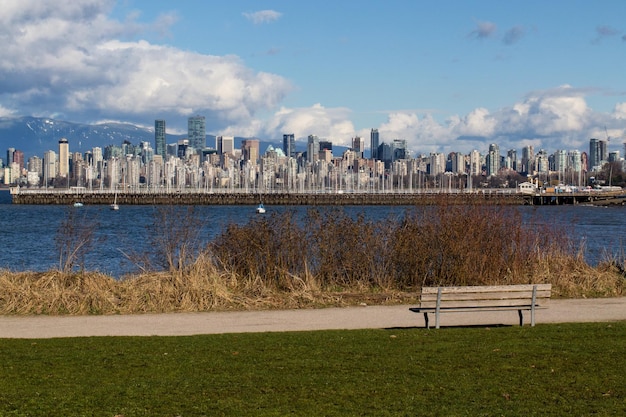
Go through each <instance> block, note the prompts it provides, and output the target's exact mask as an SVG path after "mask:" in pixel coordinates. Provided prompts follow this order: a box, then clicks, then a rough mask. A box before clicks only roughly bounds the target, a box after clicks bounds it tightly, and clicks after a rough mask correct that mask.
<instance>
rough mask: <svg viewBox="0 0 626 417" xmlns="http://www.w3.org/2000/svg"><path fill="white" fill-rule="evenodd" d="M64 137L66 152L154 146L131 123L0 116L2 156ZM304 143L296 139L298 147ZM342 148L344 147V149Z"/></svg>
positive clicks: (172, 139)
mask: <svg viewBox="0 0 626 417" xmlns="http://www.w3.org/2000/svg"><path fill="white" fill-rule="evenodd" d="M186 136H187V135H172V134H166V142H167V143H168V144H169V143H176V141H178V140H179V139H182V138H185V137H186ZM61 138H66V139H67V140H68V141H69V144H70V152H86V151H88V150H91V149H92V148H94V147H100V148H103V149H104V148H105V147H106V146H108V145H117V146H121V145H122V143H123V142H124V141H128V142H130V143H132V144H133V145H139V143H140V142H149V143H150V144H151V145H152V147H153V148H154V129H149V128H145V127H139V126H135V125H133V124H128V123H115V122H110V123H98V124H83V123H73V122H67V121H63V120H55V119H50V118H40V117H30V116H26V117H16V118H9V117H0V152H1V153H0V155H1V156H2V157H5V151H6V150H7V149H8V148H15V149H17V150H20V151H22V152H24V156H25V158H26V159H28V158H30V157H32V156H39V157H40V158H42V157H43V154H44V153H45V152H46V151H48V150H54V151H55V152H58V150H59V139H61ZM243 139H245V138H241V137H235V148H237V149H239V148H241V141H242V140H243ZM207 145H208V146H209V147H215V136H214V135H207ZM269 145H272V146H274V147H282V143H280V141H267V140H259V148H260V152H261V153H264V152H265V150H266V149H267V148H268V146H269ZM305 146H306V145H304V144H302V143H299V142H296V147H297V148H298V149H300V148H302V150H304V148H305ZM344 149H345V148H344Z"/></svg>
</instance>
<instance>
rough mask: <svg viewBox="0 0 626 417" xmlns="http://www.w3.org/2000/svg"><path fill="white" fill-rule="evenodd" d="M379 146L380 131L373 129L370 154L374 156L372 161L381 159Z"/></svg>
mask: <svg viewBox="0 0 626 417" xmlns="http://www.w3.org/2000/svg"><path fill="white" fill-rule="evenodd" d="M379 145H380V142H379V138H378V129H372V132H371V133H370V152H371V154H372V155H371V156H372V159H380V157H379V155H378V146H379Z"/></svg>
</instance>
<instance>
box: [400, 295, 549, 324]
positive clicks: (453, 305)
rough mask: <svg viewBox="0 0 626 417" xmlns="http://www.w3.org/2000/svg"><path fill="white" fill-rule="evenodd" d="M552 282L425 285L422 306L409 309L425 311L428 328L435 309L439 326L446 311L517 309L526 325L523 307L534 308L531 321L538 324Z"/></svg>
mask: <svg viewBox="0 0 626 417" xmlns="http://www.w3.org/2000/svg"><path fill="white" fill-rule="evenodd" d="M551 291H552V284H530V285H492V286H465V287H422V292H421V295H420V306H419V307H413V308H410V309H409V310H411V311H413V312H414V313H424V320H425V322H426V326H425V327H426V328H429V326H428V313H433V312H434V313H435V328H437V329H438V328H439V315H440V314H441V313H443V312H472V311H503V310H517V312H518V314H519V324H520V326H523V325H524V316H523V315H522V311H523V310H530V324H531V326H534V325H535V310H537V309H540V308H546V307H547V304H548V301H549V300H550V295H551Z"/></svg>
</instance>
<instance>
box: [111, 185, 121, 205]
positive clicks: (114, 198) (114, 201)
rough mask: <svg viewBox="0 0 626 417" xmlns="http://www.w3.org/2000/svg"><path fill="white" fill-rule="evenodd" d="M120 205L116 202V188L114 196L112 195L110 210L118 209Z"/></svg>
mask: <svg viewBox="0 0 626 417" xmlns="http://www.w3.org/2000/svg"><path fill="white" fill-rule="evenodd" d="M119 209H120V206H119V205H118V204H117V190H116V191H115V197H113V204H111V210H119Z"/></svg>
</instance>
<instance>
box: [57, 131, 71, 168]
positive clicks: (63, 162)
mask: <svg viewBox="0 0 626 417" xmlns="http://www.w3.org/2000/svg"><path fill="white" fill-rule="evenodd" d="M58 168H59V172H58V174H59V177H65V178H67V177H68V176H69V175H70V144H69V143H68V141H67V139H65V138H61V140H59V165H58Z"/></svg>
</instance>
